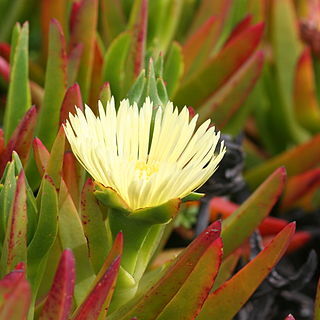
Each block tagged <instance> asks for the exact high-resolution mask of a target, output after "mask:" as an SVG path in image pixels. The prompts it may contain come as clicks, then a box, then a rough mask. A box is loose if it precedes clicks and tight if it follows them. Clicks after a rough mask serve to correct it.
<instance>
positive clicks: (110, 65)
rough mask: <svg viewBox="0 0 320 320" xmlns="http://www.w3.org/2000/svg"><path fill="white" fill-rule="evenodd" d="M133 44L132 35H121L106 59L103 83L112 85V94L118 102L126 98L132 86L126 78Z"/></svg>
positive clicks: (114, 42)
mask: <svg viewBox="0 0 320 320" xmlns="http://www.w3.org/2000/svg"><path fill="white" fill-rule="evenodd" d="M131 43H132V36H131V34H130V33H129V32H123V33H121V34H120V35H119V36H118V37H117V38H115V39H114V40H113V41H112V43H111V44H110V47H109V48H108V51H107V52H106V54H105V57H104V66H103V81H104V82H109V83H110V87H111V90H112V94H113V96H114V97H115V99H116V100H117V101H120V99H122V98H123V97H124V96H125V94H126V92H127V91H128V88H129V86H130V84H129V83H127V81H126V77H125V74H126V70H125V65H126V61H127V58H128V55H129V51H130V46H131Z"/></svg>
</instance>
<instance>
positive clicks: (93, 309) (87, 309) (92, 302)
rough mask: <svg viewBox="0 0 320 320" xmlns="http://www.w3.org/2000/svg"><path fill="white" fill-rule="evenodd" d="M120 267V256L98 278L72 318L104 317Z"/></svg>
mask: <svg viewBox="0 0 320 320" xmlns="http://www.w3.org/2000/svg"><path fill="white" fill-rule="evenodd" d="M119 268H120V257H117V258H116V259H115V260H114V261H113V263H112V264H111V265H110V267H109V268H108V270H107V271H106V272H105V273H104V275H103V276H102V277H101V278H100V279H99V281H98V283H97V284H96V285H95V287H94V288H93V289H92V290H91V291H90V293H89V295H88V296H87V298H86V299H85V301H84V302H83V303H82V305H81V306H80V307H79V308H78V309H77V310H76V312H75V314H74V316H73V317H72V320H97V319H105V315H104V316H102V317H99V316H100V315H101V313H102V314H105V313H106V310H107V309H108V306H109V303H110V300H111V297H112V294H113V291H114V288H115V282H116V280H117V275H118V271H119Z"/></svg>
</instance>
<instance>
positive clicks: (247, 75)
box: [197, 51, 263, 129]
mask: <svg viewBox="0 0 320 320" xmlns="http://www.w3.org/2000/svg"><path fill="white" fill-rule="evenodd" d="M262 65H263V54H262V52H261V51H258V52H256V53H255V54H253V55H252V56H251V57H250V58H249V59H248V61H246V62H245V63H244V64H243V66H241V67H240V68H239V70H237V72H236V73H235V74H234V75H232V77H231V78H230V79H229V80H228V81H227V82H226V83H225V85H224V86H223V87H222V88H221V89H220V90H218V91H216V92H215V93H214V94H213V95H212V97H211V98H210V99H209V101H208V102H206V103H205V104H204V105H203V106H202V107H201V108H200V109H198V110H197V111H198V112H199V114H200V119H199V121H200V122H203V121H205V119H208V118H212V119H213V121H214V124H215V125H216V126H217V127H218V128H219V129H222V128H224V127H225V126H226V125H227V124H228V123H229V121H230V120H231V119H233V118H234V117H235V114H236V113H237V111H238V109H239V108H240V107H241V106H242V104H243V102H244V101H245V100H246V98H247V97H248V95H249V94H250V92H251V91H252V89H253V87H254V85H255V84H256V81H257V79H258V77H259V75H260V73H261V69H262Z"/></svg>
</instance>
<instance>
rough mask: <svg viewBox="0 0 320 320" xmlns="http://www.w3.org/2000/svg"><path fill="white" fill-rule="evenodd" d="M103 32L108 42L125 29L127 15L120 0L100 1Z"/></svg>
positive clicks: (104, 38)
mask: <svg viewBox="0 0 320 320" xmlns="http://www.w3.org/2000/svg"><path fill="white" fill-rule="evenodd" d="M100 10H101V14H100V15H99V18H100V21H101V34H102V37H103V40H104V42H105V43H106V44H109V43H110V42H111V41H112V40H113V39H114V38H115V37H117V36H118V34H120V32H122V31H123V30H124V29H125V15H124V12H123V8H122V3H121V2H120V1H113V0H102V1H100Z"/></svg>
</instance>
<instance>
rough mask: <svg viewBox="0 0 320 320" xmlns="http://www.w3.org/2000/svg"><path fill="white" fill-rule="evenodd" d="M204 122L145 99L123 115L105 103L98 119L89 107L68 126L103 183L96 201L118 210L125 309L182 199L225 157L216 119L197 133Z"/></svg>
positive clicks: (115, 222) (123, 106) (123, 108)
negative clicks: (140, 104)
mask: <svg viewBox="0 0 320 320" xmlns="http://www.w3.org/2000/svg"><path fill="white" fill-rule="evenodd" d="M197 119H198V116H195V117H193V118H192V119H191V121H190V120H189V111H188V109H187V108H186V107H185V108H183V109H182V111H181V112H180V113H179V111H178V108H174V107H173V104H172V103H171V102H169V103H167V104H166V105H165V106H164V107H162V106H157V107H155V106H154V105H153V103H152V102H151V100H150V99H149V98H146V100H145V102H144V104H143V106H142V107H141V108H140V109H139V107H138V105H137V104H136V103H134V104H133V105H130V103H129V101H128V100H123V101H121V103H120V106H119V109H118V111H116V108H115V102H114V99H111V100H110V101H109V102H108V104H107V106H106V109H104V107H103V106H102V103H99V116H98V117H95V115H94V113H93V112H92V110H91V109H90V108H89V107H88V106H86V107H85V111H84V112H82V111H81V110H80V109H77V111H76V114H75V115H72V114H70V117H69V120H68V121H67V122H66V125H65V126H64V129H65V132H66V136H67V138H68V140H69V142H70V145H71V147H72V150H73V152H74V154H75V155H76V157H77V158H78V160H79V161H80V163H81V164H82V165H83V166H84V168H85V169H86V170H87V171H88V172H89V173H90V174H91V175H92V177H93V178H94V179H95V180H96V182H97V183H98V184H97V188H98V191H97V193H96V195H97V198H98V199H99V200H100V201H101V202H102V203H104V204H105V205H107V206H108V207H109V208H110V209H111V210H109V219H108V223H109V226H110V230H111V232H112V234H113V237H115V236H116V234H117V233H118V232H119V231H122V232H123V233H124V239H125V241H124V252H123V257H122V268H123V269H122V270H125V272H124V273H120V277H121V275H122V276H123V277H124V278H125V279H123V281H120V283H124V284H125V285H123V287H124V290H122V291H123V292H122V293H120V294H118V296H119V299H118V300H120V301H121V303H123V302H125V301H126V300H127V299H129V298H131V297H132V296H133V295H134V294H135V291H136V289H137V285H138V282H139V280H140V278H141V276H142V275H143V273H144V271H145V268H146V267H147V265H148V263H149V260H150V258H151V257H152V254H153V253H154V250H155V248H156V247H157V245H158V243H159V241H160V239H161V236H162V233H163V229H164V225H165V224H166V223H168V222H170V221H171V219H172V217H174V216H175V215H176V214H177V211H178V209H179V205H180V201H181V199H183V198H184V197H186V196H187V195H189V194H190V193H191V192H192V191H194V190H196V189H197V188H199V187H200V186H201V185H202V184H203V183H204V182H205V181H206V180H207V179H208V178H209V177H210V176H211V175H212V174H213V172H214V171H215V169H216V168H217V165H218V163H219V162H220V160H221V159H222V157H223V155H224V153H225V147H224V145H223V143H221V144H220V147H219V148H217V145H218V142H219V137H220V133H219V132H218V133H217V132H215V128H214V127H209V124H210V120H208V121H206V122H205V123H203V124H202V125H201V126H200V127H199V128H198V129H197V130H196V123H197ZM216 149H218V152H216ZM118 287H119V285H118ZM120 287H121V285H120ZM129 288H131V289H132V290H129ZM120 291H121V290H120ZM118 292H119V289H118V291H117V292H116V296H117V293H118ZM129 292H131V293H130V294H129Z"/></svg>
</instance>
